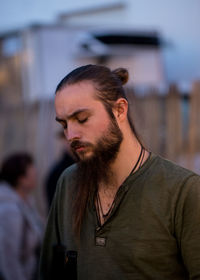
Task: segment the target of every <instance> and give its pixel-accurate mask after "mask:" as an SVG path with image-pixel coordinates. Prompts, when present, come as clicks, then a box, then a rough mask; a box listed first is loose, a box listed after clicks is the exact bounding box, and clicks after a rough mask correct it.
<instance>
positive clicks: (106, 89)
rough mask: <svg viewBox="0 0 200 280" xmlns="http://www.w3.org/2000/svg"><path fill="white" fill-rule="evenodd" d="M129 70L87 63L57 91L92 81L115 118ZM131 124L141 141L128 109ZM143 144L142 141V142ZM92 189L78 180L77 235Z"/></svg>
mask: <svg viewBox="0 0 200 280" xmlns="http://www.w3.org/2000/svg"><path fill="white" fill-rule="evenodd" d="M128 77H129V75H128V71H127V70H126V69H125V68H118V69H116V70H113V71H111V70H110V69H109V68H108V67H105V66H101V65H91V64H90V65H85V66H81V67H79V68H76V69H75V70H73V71H72V72H70V73H69V74H68V75H67V76H65V77H64V78H63V79H62V80H61V82H60V83H59V84H58V86H57V88H56V93H57V92H58V91H60V90H62V89H63V88H65V87H67V86H68V85H72V84H76V83H79V82H82V81H91V82H92V83H93V84H94V86H95V89H96V96H97V98H98V99H99V100H101V101H102V103H103V105H104V107H105V109H106V111H107V112H108V114H109V116H110V117H111V119H113V118H114V115H113V111H112V109H113V106H114V103H115V101H117V100H118V99H119V98H125V99H127V98H126V95H125V90H124V88H123V85H124V84H126V82H127V81H128ZM128 121H129V125H130V127H131V129H132V131H133V134H134V135H135V137H136V138H137V140H138V141H139V142H140V143H141V140H140V137H139V135H138V134H137V132H136V129H135V126H134V124H133V122H132V120H131V118H130V114H129V111H128ZM141 144H142V143H141ZM90 194H91V189H90V188H89V187H88V186H83V185H82V184H81V182H77V189H76V195H75V199H74V202H73V215H74V217H73V228H74V231H75V233H76V235H80V232H81V226H82V222H83V218H84V214H85V211H86V207H87V204H88V200H89V198H90Z"/></svg>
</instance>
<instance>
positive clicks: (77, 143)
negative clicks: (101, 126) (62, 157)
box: [70, 140, 92, 150]
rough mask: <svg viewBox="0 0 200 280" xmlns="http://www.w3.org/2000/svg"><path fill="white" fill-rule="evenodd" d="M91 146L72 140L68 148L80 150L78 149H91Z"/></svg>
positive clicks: (87, 143)
mask: <svg viewBox="0 0 200 280" xmlns="http://www.w3.org/2000/svg"><path fill="white" fill-rule="evenodd" d="M91 146H92V144H90V143H89V142H82V141H79V140H74V141H73V142H72V143H71V144H70V147H71V149H73V150H74V149H77V148H80V147H91Z"/></svg>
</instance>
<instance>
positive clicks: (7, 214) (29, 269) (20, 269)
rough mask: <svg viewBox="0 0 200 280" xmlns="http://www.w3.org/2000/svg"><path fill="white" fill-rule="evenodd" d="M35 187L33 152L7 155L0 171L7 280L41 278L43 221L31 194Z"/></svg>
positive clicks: (1, 250)
mask: <svg viewBox="0 0 200 280" xmlns="http://www.w3.org/2000/svg"><path fill="white" fill-rule="evenodd" d="M35 187H36V168H35V166H34V162H33V158H32V157H31V155H29V154H28V153H25V152H22V153H16V154H12V155H11V156H9V157H7V158H5V160H4V161H3V163H2V166H1V171H0V273H1V274H2V277H3V279H5V280H35V279H37V270H38V257H39V251H40V246H41V239H42V235H43V225H42V221H41V219H40V217H39V215H38V213H37V211H36V209H35V207H34V204H33V199H32V198H31V193H32V191H33V190H34V189H35Z"/></svg>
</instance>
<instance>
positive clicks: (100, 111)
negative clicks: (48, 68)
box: [55, 81, 122, 162]
mask: <svg viewBox="0 0 200 280" xmlns="http://www.w3.org/2000/svg"><path fill="white" fill-rule="evenodd" d="M55 109H56V119H57V121H59V122H60V123H61V124H62V126H63V128H64V133H65V136H66V138H67V140H68V141H69V143H70V145H71V149H72V152H73V153H74V155H75V156H76V158H77V159H78V160H80V161H87V160H90V159H91V158H95V157H97V156H99V155H101V156H103V158H104V161H105V162H106V161H107V162H109V161H111V160H112V159H114V158H115V156H116V154H117V152H118V150H119V147H120V144H121V141H122V133H121V131H120V129H119V127H118V125H117V123H116V121H115V119H111V117H110V116H109V115H108V113H107V111H106V110H105V107H104V106H103V104H102V102H101V101H99V100H98V99H97V98H95V88H94V86H93V83H91V82H88V81H84V82H81V83H78V84H73V85H68V86H67V87H65V88H64V89H62V90H61V91H59V92H57V94H56V98H55Z"/></svg>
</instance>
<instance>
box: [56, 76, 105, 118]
mask: <svg viewBox="0 0 200 280" xmlns="http://www.w3.org/2000/svg"><path fill="white" fill-rule="evenodd" d="M96 91H97V90H96V89H95V86H94V84H93V83H92V82H89V81H84V82H80V83H77V84H72V85H67V86H66V87H64V88H63V89H61V90H60V91H58V92H57V93H56V97H55V109H56V114H57V115H61V114H63V113H65V114H72V113H73V112H74V111H76V110H80V109H82V108H88V109H90V108H93V107H95V106H99V105H100V104H101V105H102V103H101V102H100V101H99V100H98V99H97V97H96Z"/></svg>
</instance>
